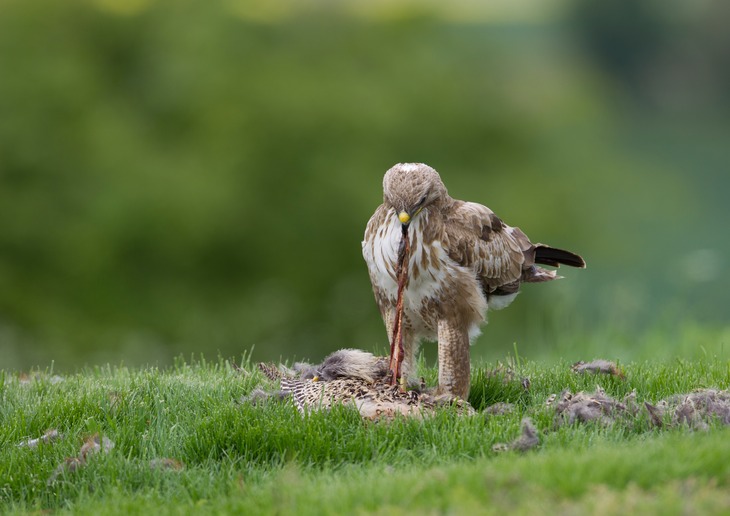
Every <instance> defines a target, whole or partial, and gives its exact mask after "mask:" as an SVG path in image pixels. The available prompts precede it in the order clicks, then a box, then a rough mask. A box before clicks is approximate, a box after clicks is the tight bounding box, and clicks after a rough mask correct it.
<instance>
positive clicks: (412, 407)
mask: <svg viewBox="0 0 730 516" xmlns="http://www.w3.org/2000/svg"><path fill="white" fill-rule="evenodd" d="M259 369H261V371H262V372H263V373H264V374H265V375H266V376H267V377H268V378H270V379H271V380H278V381H280V382H281V393H282V394H283V395H285V396H291V398H292V400H293V401H294V404H295V405H296V407H297V409H299V411H300V412H301V413H302V414H306V413H308V412H311V411H318V410H329V409H330V408H332V407H333V406H335V405H345V406H351V407H354V408H356V409H357V410H358V412H359V413H360V415H361V416H362V417H363V418H365V419H372V420H376V419H381V418H385V419H390V418H393V417H395V416H396V415H403V416H415V417H422V416H425V415H430V414H433V413H434V412H435V409H436V408H438V407H442V406H453V407H455V410H456V411H457V412H458V413H459V414H463V415H468V414H473V413H474V410H473V409H472V408H471V406H470V405H469V404H468V403H466V402H465V401H463V400H459V399H454V397H453V396H449V395H432V394H429V393H426V392H416V391H409V392H403V391H401V390H400V388H399V387H398V386H391V385H389V384H388V382H387V379H388V359H387V358H385V357H376V356H374V355H372V354H371V353H367V352H365V351H361V350H358V349H342V350H339V351H335V352H334V353H332V354H330V355H329V356H327V357H326V358H325V359H324V361H323V362H322V363H321V364H317V365H309V364H303V365H300V371H299V372H298V374H294V375H291V374H290V373H294V371H291V372H286V371H285V372H282V371H281V370H280V369H279V368H277V367H276V366H273V365H270V364H259Z"/></svg>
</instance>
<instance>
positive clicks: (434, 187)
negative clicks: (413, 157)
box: [383, 163, 448, 225]
mask: <svg viewBox="0 0 730 516" xmlns="http://www.w3.org/2000/svg"><path fill="white" fill-rule="evenodd" d="M447 196H448V193H447V191H446V187H445V186H444V184H443V183H442V182H441V177H440V176H439V175H438V172H436V171H435V170H434V169H432V168H431V167H429V166H428V165H425V164H423V163H398V164H397V165H395V166H394V167H393V168H391V169H390V170H388V171H387V172H386V173H385V177H384V178H383V202H384V203H385V205H386V206H389V207H391V208H394V209H395V211H396V213H397V214H398V219H400V221H401V224H403V225H407V224H409V223H410V221H411V219H412V218H413V217H415V216H416V215H418V214H419V213H420V212H421V210H423V209H424V208H427V207H428V206H430V205H432V204H435V203H437V202H439V201H441V200H443V199H445V198H447Z"/></svg>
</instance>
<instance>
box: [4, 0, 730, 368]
mask: <svg viewBox="0 0 730 516" xmlns="http://www.w3.org/2000/svg"><path fill="white" fill-rule="evenodd" d="M727 20H730V4H728V3H727V2H723V1H722V0H693V1H692V2H687V1H684V0H661V1H659V0H621V1H612V2H584V1H579V0H575V1H572V0H552V1H546V0H540V1H537V0H534V1H531V0H522V1H516V0H500V1H491V2H476V1H470V0H456V1H452V2H441V1H437V0H432V1H425V0H424V1H416V0H412V1H406V0H387V1H386V0H378V1H375V0H374V1H365V0H342V1H334V0H331V1H327V0H308V1H303V0H251V1H242V0H205V1H202V0H201V1H191V0H65V1H63V2H58V1H55V0H34V1H32V2H28V1H26V0H0V368H4V369H11V370H12V369H24V368H30V367H48V366H50V365H51V364H53V367H54V368H55V370H60V371H72V370H74V369H76V368H78V367H82V366H84V365H93V364H103V363H106V362H111V363H113V364H120V363H123V364H128V365H143V364H159V365H166V364H169V363H171V362H172V361H173V359H174V358H175V357H176V356H179V355H181V354H182V355H183V356H185V357H189V356H199V355H201V354H202V355H204V356H206V357H212V358H215V357H216V356H217V355H219V354H220V355H222V356H224V357H229V356H239V357H240V356H241V354H242V353H244V352H248V353H251V354H252V357H253V359H254V360H270V359H274V360H276V359H279V358H280V357H281V358H284V359H288V360H291V359H295V358H296V359H307V358H309V359H313V360H317V359H319V358H321V357H322V356H323V355H324V354H325V353H327V352H329V351H332V350H335V349H338V348H341V347H346V346H347V347H361V348H364V349H369V350H380V351H383V350H385V349H386V346H387V342H386V337H385V332H384V329H383V326H382V323H381V321H380V319H379V315H378V312H377V310H376V307H375V303H374V301H373V298H372V293H371V290H370V284H369V280H368V276H367V272H366V268H365V265H364V263H363V261H362V258H361V254H360V242H361V239H362V234H363V230H364V227H365V224H366V222H367V220H368V218H369V216H370V214H371V213H372V211H373V210H374V209H375V207H376V206H377V205H378V204H379V203H380V202H381V200H382V191H381V180H382V175H383V173H384V172H385V170H386V169H388V168H389V167H390V166H392V165H393V164H394V163H397V162H405V161H422V162H426V163H428V164H430V165H432V166H433V167H435V168H436V169H437V170H439V171H440V172H441V175H442V178H443V179H444V181H445V183H446V184H447V186H448V188H449V191H450V193H451V194H452V195H453V196H454V197H457V198H466V199H469V200H475V201H480V202H482V203H484V204H487V205H488V206H490V207H491V208H492V209H493V210H495V211H496V212H497V213H498V214H499V215H500V216H501V217H502V218H503V219H505V220H506V221H507V222H508V223H509V224H511V225H516V226H520V227H521V228H522V229H523V230H524V231H525V232H526V233H527V234H528V235H530V236H531V237H532V238H533V240H535V241H543V242H546V243H550V244H552V245H555V246H559V247H565V248H568V249H571V250H574V251H577V252H579V253H581V254H582V255H583V256H585V258H586V260H587V261H588V264H589V266H588V269H587V270H585V271H578V270H566V271H565V273H564V274H565V276H567V279H565V280H563V281H560V282H555V283H552V284H548V285H531V286H527V287H526V288H525V289H524V291H523V293H522V294H521V295H520V297H519V299H518V300H517V301H516V302H515V303H514V304H513V305H512V306H511V307H510V308H509V309H508V310H505V311H503V312H494V313H492V314H491V316H490V324H489V326H488V327H487V328H485V331H484V334H483V335H482V337H480V339H479V340H478V341H477V343H476V344H475V346H474V347H473V350H472V351H473V356H474V357H482V358H483V359H488V360H491V359H499V358H504V357H505V356H507V355H508V354H510V353H514V351H515V349H516V350H517V352H518V353H519V354H520V356H526V357H528V358H533V359H551V358H552V359H557V358H567V359H571V360H573V359H579V358H583V359H590V358H593V357H594V355H595V356H603V357H607V358H619V359H624V360H626V359H645V358H650V357H651V356H654V355H656V354H657V353H659V354H660V355H662V356H663V357H665V358H666V357H679V358H682V357H692V356H695V355H697V354H698V353H699V354H702V353H704V354H707V353H711V354H718V353H719V354H722V353H725V354H727V348H726V345H725V343H726V341H727V340H728V339H730V325H729V324H728V323H729V321H728V301H729V300H730V297H729V296H728V287H730V281H729V280H728V275H727V273H726V272H725V269H726V268H727V266H728V263H727V256H728V252H729V251H730V239H729V238H728V229H727V225H728V221H730V203H728V194H729V193H730V170H729V169H730V167H729V165H730V117H729V115H730V30H728V28H727ZM658 350H660V351H658ZM433 356H434V347H433V346H430V347H429V348H428V350H427V354H426V357H427V358H428V357H433Z"/></svg>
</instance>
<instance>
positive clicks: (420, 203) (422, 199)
mask: <svg viewBox="0 0 730 516" xmlns="http://www.w3.org/2000/svg"><path fill="white" fill-rule="evenodd" d="M426 197H427V196H426V195H424V196H423V197H421V200H420V201H418V205H419V206H421V205H422V204H423V203H424V202H426Z"/></svg>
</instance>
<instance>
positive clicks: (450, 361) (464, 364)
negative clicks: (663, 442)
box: [438, 319, 471, 399]
mask: <svg viewBox="0 0 730 516" xmlns="http://www.w3.org/2000/svg"><path fill="white" fill-rule="evenodd" d="M438 354H439V391H440V392H442V393H445V394H453V395H454V396H458V397H460V398H462V399H467V398H468V397H469V387H470V378H469V376H470V373H471V370H470V367H469V332H468V331H467V329H466V328H463V327H462V325H460V324H458V323H454V322H452V321H448V320H446V319H441V320H440V321H439V323H438Z"/></svg>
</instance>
